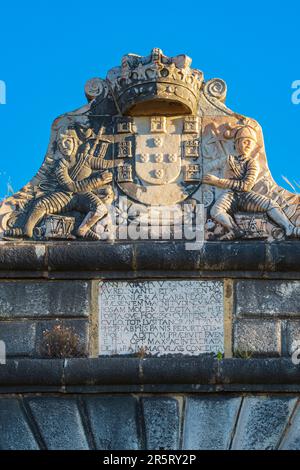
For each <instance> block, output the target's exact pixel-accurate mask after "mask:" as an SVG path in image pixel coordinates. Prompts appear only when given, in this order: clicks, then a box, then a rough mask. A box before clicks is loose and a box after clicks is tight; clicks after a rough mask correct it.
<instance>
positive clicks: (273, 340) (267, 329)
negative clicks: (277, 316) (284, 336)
mask: <svg viewBox="0 0 300 470" xmlns="http://www.w3.org/2000/svg"><path fill="white" fill-rule="evenodd" d="M233 342H234V354H235V355H236V356H239V355H241V357H242V358H247V357H248V354H249V356H279V355H280V353H281V324H280V322H279V321H272V320H237V321H236V322H235V324H234V340H233Z"/></svg>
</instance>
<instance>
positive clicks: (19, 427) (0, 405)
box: [0, 398, 39, 450]
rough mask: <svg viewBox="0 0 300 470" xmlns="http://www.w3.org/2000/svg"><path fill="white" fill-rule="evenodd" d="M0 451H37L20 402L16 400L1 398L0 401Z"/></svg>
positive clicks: (37, 446)
mask: <svg viewBox="0 0 300 470" xmlns="http://www.w3.org/2000/svg"><path fill="white" fill-rule="evenodd" d="M0 449H1V450H38V449H39V445H38V443H37V441H36V439H35V437H34V435H33V432H32V430H31V429H30V426H29V424H28V421H27V419H26V417H25V416H24V412H23V410H22V408H21V405H20V402H19V400H17V399H16V398H1V400H0Z"/></svg>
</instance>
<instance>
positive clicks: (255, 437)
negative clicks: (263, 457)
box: [232, 396, 296, 450]
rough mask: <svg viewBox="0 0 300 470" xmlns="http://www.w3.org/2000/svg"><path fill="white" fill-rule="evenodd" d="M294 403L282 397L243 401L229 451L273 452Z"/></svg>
mask: <svg viewBox="0 0 300 470" xmlns="http://www.w3.org/2000/svg"><path fill="white" fill-rule="evenodd" d="M295 404H296V400H295V398H289V397H284V396H283V397H268V396H261V397H249V398H245V400H244V402H243V405H242V409H241V413H240V417H239V421H238V425H237V428H236V432H235V436H234V440H233V444H232V449H235V450H237V449H240V450H247V449H249V450H273V449H276V448H277V447H278V445H279V442H280V439H281V436H282V433H283V431H284V429H285V427H286V425H287V422H288V419H289V417H290V415H291V412H292V410H293V408H294V406H295Z"/></svg>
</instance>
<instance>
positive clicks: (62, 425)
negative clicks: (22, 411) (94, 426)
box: [28, 397, 89, 450]
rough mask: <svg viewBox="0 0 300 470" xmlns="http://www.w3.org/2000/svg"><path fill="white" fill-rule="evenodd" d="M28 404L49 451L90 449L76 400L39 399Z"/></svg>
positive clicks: (32, 399) (31, 400)
mask: <svg viewBox="0 0 300 470" xmlns="http://www.w3.org/2000/svg"><path fill="white" fill-rule="evenodd" d="M28 404H29V407H30V409H31V412H32V414H33V417H34V419H35V422H36V423H37V426H38V429H39V431H40V433H41V436H42V438H43V441H44V443H45V445H46V447H47V449H49V450H72V449H76V450H87V449H89V445H88V442H87V439H86V435H85V431H84V427H83V424H82V420H81V416H80V413H79V409H78V406H77V401H76V399H74V398H63V397H60V398H57V397H38V398H31V399H29V400H28Z"/></svg>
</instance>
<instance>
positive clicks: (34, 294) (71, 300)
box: [0, 280, 90, 319]
mask: <svg viewBox="0 0 300 470" xmlns="http://www.w3.org/2000/svg"><path fill="white" fill-rule="evenodd" d="M89 295H90V294H89V284H88V282H84V281H77V280H73V281H7V282H1V283H0V318H4V319H5V318H17V317H19V318H20V317H23V318H39V317H53V318H56V317H80V316H88V315H89Z"/></svg>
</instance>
